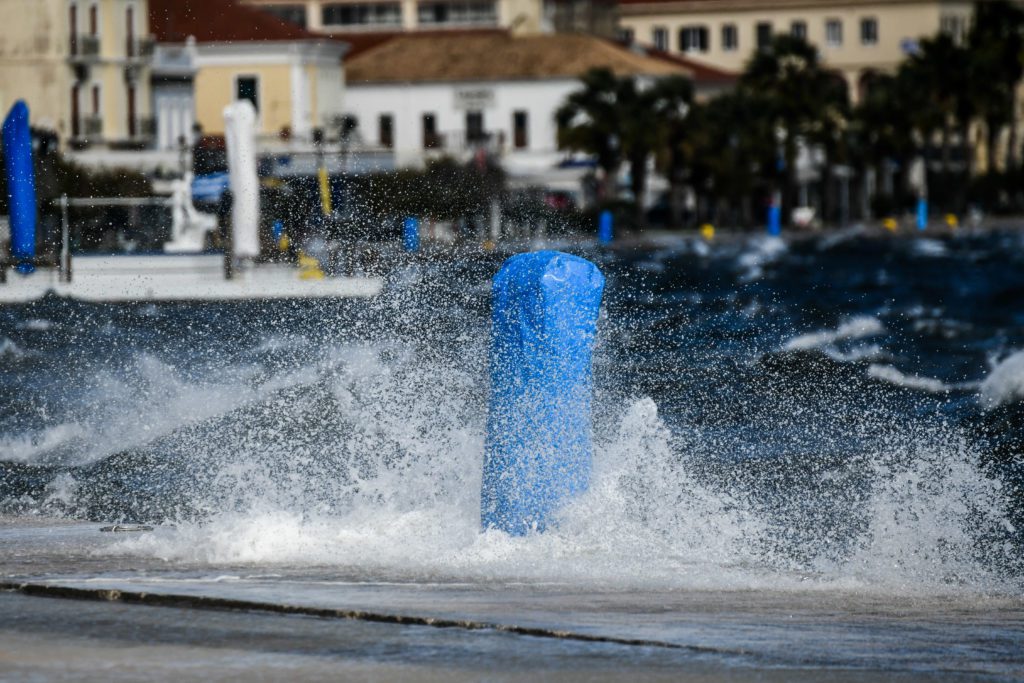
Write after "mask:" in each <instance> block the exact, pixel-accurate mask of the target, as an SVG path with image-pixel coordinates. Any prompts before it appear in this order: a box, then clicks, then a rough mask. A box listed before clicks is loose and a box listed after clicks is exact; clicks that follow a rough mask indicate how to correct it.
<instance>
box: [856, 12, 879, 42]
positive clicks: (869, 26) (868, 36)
mask: <svg viewBox="0 0 1024 683" xmlns="http://www.w3.org/2000/svg"><path fill="white" fill-rule="evenodd" d="M860 44H861V45H877V44H878V19H875V18H874V17H868V18H867V19H861V20H860Z"/></svg>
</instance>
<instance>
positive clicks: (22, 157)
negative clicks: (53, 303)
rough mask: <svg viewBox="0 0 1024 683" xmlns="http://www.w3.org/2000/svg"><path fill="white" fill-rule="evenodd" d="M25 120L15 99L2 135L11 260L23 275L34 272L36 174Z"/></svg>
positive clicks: (22, 106) (25, 110)
mask: <svg viewBox="0 0 1024 683" xmlns="http://www.w3.org/2000/svg"><path fill="white" fill-rule="evenodd" d="M28 121H29V119H28V106H27V105H26V104H25V102H24V101H23V100H18V101H17V102H15V103H14V106H13V107H11V111H10V113H9V114H7V118H6V119H5V120H4V125H3V133H2V136H3V144H4V168H5V169H6V171H7V196H8V198H9V199H10V209H11V258H13V259H14V261H16V262H17V269H18V272H19V273H22V274H25V275H27V274H28V273H31V272H32V271H34V270H35V263H34V260H35V257H36V174H35V170H34V169H33V168H32V133H31V132H30V131H29V127H28Z"/></svg>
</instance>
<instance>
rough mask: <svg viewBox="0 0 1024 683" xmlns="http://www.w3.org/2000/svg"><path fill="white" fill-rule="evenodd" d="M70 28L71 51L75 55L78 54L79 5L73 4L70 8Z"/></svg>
mask: <svg viewBox="0 0 1024 683" xmlns="http://www.w3.org/2000/svg"><path fill="white" fill-rule="evenodd" d="M68 28H69V29H70V31H71V44H70V45H69V52H70V53H71V55H72V56H74V55H77V54H78V5H74V4H72V5H71V7H69V8H68Z"/></svg>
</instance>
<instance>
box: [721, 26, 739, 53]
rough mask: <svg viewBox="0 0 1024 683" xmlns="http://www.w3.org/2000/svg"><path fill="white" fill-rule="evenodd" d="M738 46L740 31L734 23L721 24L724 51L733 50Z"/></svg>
mask: <svg viewBox="0 0 1024 683" xmlns="http://www.w3.org/2000/svg"><path fill="white" fill-rule="evenodd" d="M739 48H740V32H739V30H737V28H736V24H724V25H723V26H722V49H723V50H724V51H726V52H733V51H734V50H738V49H739Z"/></svg>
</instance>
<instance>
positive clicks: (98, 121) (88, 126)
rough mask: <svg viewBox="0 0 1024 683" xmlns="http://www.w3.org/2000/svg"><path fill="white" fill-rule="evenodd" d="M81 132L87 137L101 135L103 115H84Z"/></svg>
mask: <svg viewBox="0 0 1024 683" xmlns="http://www.w3.org/2000/svg"><path fill="white" fill-rule="evenodd" d="M82 132H83V133H84V134H85V137H87V138H90V137H100V136H101V135H103V117H102V116H86V117H85V118H84V119H82Z"/></svg>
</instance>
